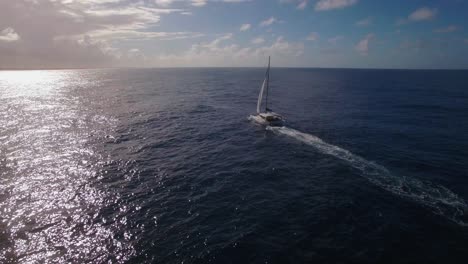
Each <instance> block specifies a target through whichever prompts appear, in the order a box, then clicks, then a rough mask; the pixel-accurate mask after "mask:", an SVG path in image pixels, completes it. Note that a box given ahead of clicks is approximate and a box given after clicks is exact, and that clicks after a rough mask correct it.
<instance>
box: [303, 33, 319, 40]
mask: <svg viewBox="0 0 468 264" xmlns="http://www.w3.org/2000/svg"><path fill="white" fill-rule="evenodd" d="M318 37H319V36H318V33H316V32H312V33H310V34H309V35H308V36H307V38H306V39H307V40H308V41H316V40H318Z"/></svg>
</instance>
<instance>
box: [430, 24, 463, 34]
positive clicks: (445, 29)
mask: <svg viewBox="0 0 468 264" xmlns="http://www.w3.org/2000/svg"><path fill="white" fill-rule="evenodd" d="M459 29H460V28H459V27H457V26H455V25H450V26H447V27H443V28H436V29H434V32H435V33H450V32H455V31H457V30H459Z"/></svg>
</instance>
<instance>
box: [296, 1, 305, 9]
mask: <svg viewBox="0 0 468 264" xmlns="http://www.w3.org/2000/svg"><path fill="white" fill-rule="evenodd" d="M306 7H307V0H302V1H300V2H299V4H298V5H297V7H296V8H297V9H299V10H304V9H305V8H306Z"/></svg>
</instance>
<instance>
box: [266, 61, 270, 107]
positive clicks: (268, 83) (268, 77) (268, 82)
mask: <svg viewBox="0 0 468 264" xmlns="http://www.w3.org/2000/svg"><path fill="white" fill-rule="evenodd" d="M266 75H267V76H266V79H267V83H266V88H267V89H266V96H265V112H268V88H269V86H270V56H268V69H267V73H266Z"/></svg>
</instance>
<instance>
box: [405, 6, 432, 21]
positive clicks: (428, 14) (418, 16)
mask: <svg viewBox="0 0 468 264" xmlns="http://www.w3.org/2000/svg"><path fill="white" fill-rule="evenodd" d="M436 15H437V9H436V8H428V7H421V8H418V9H417V10H416V11H414V12H413V13H411V14H410V15H409V16H408V20H410V21H425V20H431V19H433V18H434V17H435V16H436Z"/></svg>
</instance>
